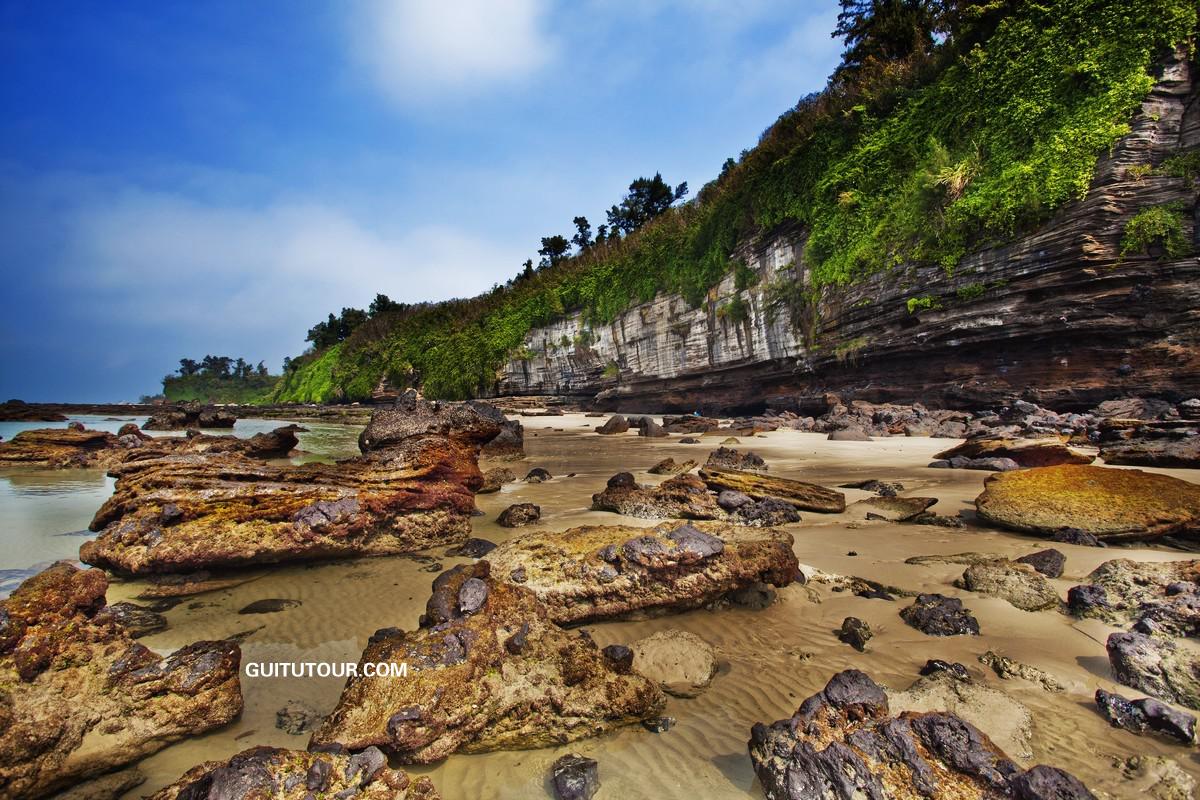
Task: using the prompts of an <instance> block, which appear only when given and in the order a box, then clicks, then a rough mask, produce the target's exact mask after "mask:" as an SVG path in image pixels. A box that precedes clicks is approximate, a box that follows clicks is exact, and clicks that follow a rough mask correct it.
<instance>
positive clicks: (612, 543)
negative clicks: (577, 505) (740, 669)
mask: <svg viewBox="0 0 1200 800" xmlns="http://www.w3.org/2000/svg"><path fill="white" fill-rule="evenodd" d="M488 560H489V561H490V562H491V564H492V570H493V574H494V575H495V576H496V577H497V578H498V579H500V580H506V581H510V582H519V583H521V585H523V586H525V587H526V588H527V589H530V590H531V591H533V592H534V593H535V594H536V595H537V596H538V599H539V600H541V601H542V603H544V604H545V606H546V609H547V611H548V613H549V614H550V617H551V619H553V620H554V621H555V622H559V623H577V622H585V621H590V620H600V619H611V618H616V617H628V616H631V615H640V614H651V613H663V612H667V611H679V610H684V609H689V608H698V607H701V606H705V605H708V604H709V603H712V602H714V601H716V600H718V599H720V598H721V597H723V596H725V595H726V594H728V593H730V592H735V591H738V590H740V589H744V588H747V587H750V586H754V585H756V584H759V583H770V584H773V585H775V586H780V587H782V586H787V585H789V584H791V582H792V580H793V579H794V577H795V575H796V570H797V568H798V564H797V561H796V556H795V553H793V552H792V536H791V534H789V533H787V532H785V531H781V530H777V529H775V528H749V527H744V526H738V525H729V524H725V523H720V522H696V523H693V524H687V525H681V524H679V523H677V522H676V523H663V524H661V525H657V526H655V527H653V528H633V527H628V526H623V525H588V526H584V527H579V528H571V529H570V530H567V531H563V532H561V533H557V532H554V533H551V532H540V531H539V532H537V533H528V534H523V535H521V536H518V537H516V538H513V539H510V540H508V541H507V542H504V543H503V544H501V545H500V546H499V547H497V548H496V549H495V550H493V551H492V552H491V553H489V554H488ZM514 576H515V577H514Z"/></svg>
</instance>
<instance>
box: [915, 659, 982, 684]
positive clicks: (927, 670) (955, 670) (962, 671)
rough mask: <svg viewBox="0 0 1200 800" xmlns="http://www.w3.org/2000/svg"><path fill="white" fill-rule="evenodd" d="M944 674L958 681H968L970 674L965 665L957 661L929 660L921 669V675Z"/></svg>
mask: <svg viewBox="0 0 1200 800" xmlns="http://www.w3.org/2000/svg"><path fill="white" fill-rule="evenodd" d="M943 672H944V673H946V674H948V675H951V676H953V677H954V678H955V679H957V680H960V681H969V680H970V679H971V675H970V673H968V672H967V668H966V666H965V665H963V664H960V663H958V662H957V661H942V660H941V659H940V658H931V659H929V660H928V661H926V662H925V666H923V667H921V673H920V674H921V675H925V676H928V675H937V674H938V673H943Z"/></svg>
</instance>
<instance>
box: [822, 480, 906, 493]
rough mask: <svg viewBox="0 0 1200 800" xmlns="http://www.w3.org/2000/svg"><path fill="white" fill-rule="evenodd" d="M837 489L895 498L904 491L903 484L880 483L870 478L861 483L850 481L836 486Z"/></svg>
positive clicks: (894, 482) (893, 482)
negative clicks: (858, 490)
mask: <svg viewBox="0 0 1200 800" xmlns="http://www.w3.org/2000/svg"><path fill="white" fill-rule="evenodd" d="M838 488H839V489H862V490H863V491H864V492H874V493H875V494H877V495H880V496H882V497H895V496H896V495H897V494H899V493H900V492H903V491H904V484H902V483H897V482H896V481H881V480H876V479H875V478H870V479H868V480H863V481H851V482H850V483H842V484H838Z"/></svg>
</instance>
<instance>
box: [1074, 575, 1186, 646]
mask: <svg viewBox="0 0 1200 800" xmlns="http://www.w3.org/2000/svg"><path fill="white" fill-rule="evenodd" d="M1070 597H1071V599H1072V601H1073V602H1072V603H1071V612H1072V613H1073V614H1075V615H1076V616H1080V617H1094V618H1098V619H1103V620H1106V621H1109V622H1113V623H1115V624H1120V625H1128V624H1133V625H1134V626H1135V627H1136V628H1137V629H1141V630H1142V631H1143V632H1144V633H1164V634H1167V635H1172V636H1196V635H1200V561H1198V560H1194V559H1188V560H1185V561H1161V562H1150V561H1134V560H1133V559H1129V558H1114V559H1112V560H1110V561H1105V562H1104V563H1103V564H1101V565H1100V566H1098V567H1096V569H1094V570H1092V572H1091V573H1090V574H1089V575H1088V576H1087V578H1086V580H1085V583H1084V584H1082V585H1080V586H1076V587H1073V588H1072V589H1071V593H1070Z"/></svg>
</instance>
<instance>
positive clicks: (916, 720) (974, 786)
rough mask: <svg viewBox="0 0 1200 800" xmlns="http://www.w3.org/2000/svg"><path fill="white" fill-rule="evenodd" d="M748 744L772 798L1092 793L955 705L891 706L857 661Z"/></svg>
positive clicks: (757, 730)
mask: <svg viewBox="0 0 1200 800" xmlns="http://www.w3.org/2000/svg"><path fill="white" fill-rule="evenodd" d="M749 749H750V760H751V762H753V765H754V772H755V774H756V775H757V776H758V779H759V780H760V781H761V782H762V785H763V789H764V791H765V793H766V795H767V797H770V798H774V800H811V799H812V798H818V797H819V798H828V799H829V800H858V798H876V799H877V800H888V799H889V798H897V800H899V799H900V798H905V800H907V799H908V798H914V799H915V798H925V800H958V799H959V798H967V797H970V798H997V800H998V799H999V798H1005V797H1015V798H1020V800H1095V798H1094V796H1093V795H1092V794H1091V792H1089V791H1088V790H1087V788H1086V787H1085V786H1084V785H1083V784H1082V783H1080V782H1079V780H1078V779H1076V778H1075V777H1074V776H1072V775H1071V774H1070V773H1067V772H1064V771H1063V770H1061V769H1058V768H1056V767H1049V766H1043V765H1039V766H1036V767H1033V768H1032V769H1030V770H1027V771H1026V770H1022V769H1021V768H1020V767H1019V766H1017V765H1016V764H1015V763H1014V762H1013V761H1012V760H1011V759H1010V758H1009V757H1008V755H1006V754H1005V753H1004V751H1002V750H1001V749H1000V748H999V747H997V746H996V745H995V744H994V743H993V742H992V740H991V739H989V738H988V736H987V734H986V733H984V732H983V731H981V730H980V729H979V728H976V727H975V726H974V725H972V724H971V723H969V722H967V721H966V720H964V719H962V718H961V717H958V716H956V715H955V714H952V713H948V712H946V711H927V712H912V711H906V712H903V713H900V714H897V715H893V714H892V713H891V710H890V707H889V703H888V696H887V694H886V693H885V692H884V689H883V687H881V686H879V685H878V684H876V683H875V682H874V681H872V680H871V679H870V678H869V677H868V676H867V675H866V674H864V673H862V672H859V671H858V670H846V671H845V672H840V673H838V674H837V675H834V676H833V678H832V679H830V681H829V683H828V684H826V686H825V688H824V689H823V690H822V691H820V692H819V693H817V694H815V695H813V696H812V697H810V698H808V699H807V700H805V701H804V703H802V704H801V706H800V708H799V709H798V710H797V711H796V713H795V714H794V715H793V716H792V717H791V718H790V719H783V720H779V721H778V722H775V723H773V724H771V725H765V724H763V723H758V724H756V725H755V726H754V728H753V729H752V730H751V732H750V742H749Z"/></svg>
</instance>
